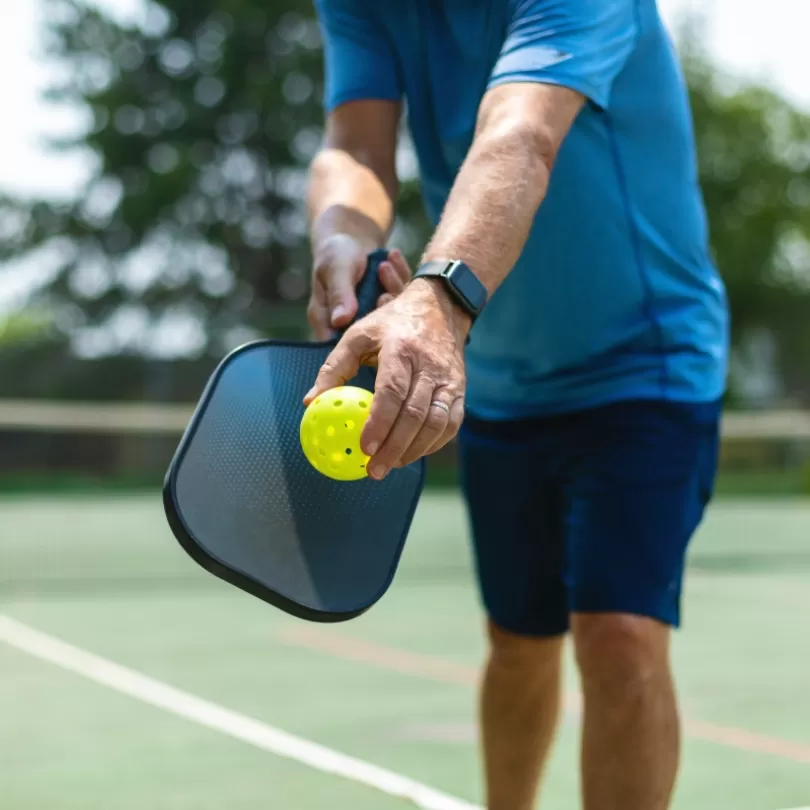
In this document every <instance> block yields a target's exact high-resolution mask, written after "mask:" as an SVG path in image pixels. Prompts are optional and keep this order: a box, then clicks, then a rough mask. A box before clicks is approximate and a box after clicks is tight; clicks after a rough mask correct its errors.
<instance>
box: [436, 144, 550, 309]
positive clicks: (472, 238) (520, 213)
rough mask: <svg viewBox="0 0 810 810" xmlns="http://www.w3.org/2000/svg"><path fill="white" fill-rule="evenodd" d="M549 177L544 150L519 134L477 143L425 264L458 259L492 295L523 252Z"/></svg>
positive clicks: (455, 187) (462, 171) (464, 167)
mask: <svg viewBox="0 0 810 810" xmlns="http://www.w3.org/2000/svg"><path fill="white" fill-rule="evenodd" d="M549 175H550V161H549V160H548V159H547V157H546V156H545V155H544V152H543V150H541V149H531V148H527V144H526V140H525V138H524V137H523V135H522V134H521V133H520V132H519V131H515V132H513V133H509V132H507V133H496V134H493V135H491V136H486V135H485V136H483V137H481V138H478V139H476V141H475V142H474V143H473V146H472V148H471V149H470V152H469V154H468V156H467V159H466V160H465V162H464V165H463V166H462V168H461V171H460V172H459V175H458V177H457V179H456V182H455V184H454V186H453V189H452V191H451V193H450V196H449V198H448V200H447V204H446V206H445V209H444V213H443V214H442V219H441V222H440V223H439V226H438V228H437V230H436V232H435V234H434V236H433V238H432V239H431V241H430V244H429V245H428V247H427V249H426V250H425V255H424V260H425V261H430V260H432V259H460V260H461V261H463V262H465V263H466V264H467V265H468V266H469V267H470V268H472V270H473V271H474V272H475V274H476V275H477V276H478V278H479V279H480V280H481V282H482V283H483V284H484V286H485V287H486V288H487V290H488V291H489V293H490V295H491V294H492V293H493V292H495V290H496V289H497V288H498V286H499V285H500V284H501V282H502V281H503V280H504V279H505V278H506V276H507V275H508V274H509V272H510V270H511V269H512V267H513V266H514V265H515V263H516V262H517V260H518V257H519V256H520V254H521V251H522V250H523V247H524V245H525V243H526V240H527V238H528V235H529V232H530V230H531V227H532V223H533V222H534V218H535V215H536V213H537V209H538V208H539V206H540V204H541V202H542V201H543V198H544V197H545V194H546V191H547V188H548V181H549Z"/></svg>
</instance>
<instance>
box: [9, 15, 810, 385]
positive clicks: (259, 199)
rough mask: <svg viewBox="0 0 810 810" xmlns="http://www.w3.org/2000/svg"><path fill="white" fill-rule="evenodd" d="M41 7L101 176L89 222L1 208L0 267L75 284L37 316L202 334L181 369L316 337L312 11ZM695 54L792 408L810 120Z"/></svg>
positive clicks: (800, 346)
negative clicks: (50, 269) (279, 341)
mask: <svg viewBox="0 0 810 810" xmlns="http://www.w3.org/2000/svg"><path fill="white" fill-rule="evenodd" d="M40 1H41V2H42V3H43V4H44V6H45V9H44V12H45V13H44V14H43V19H46V20H48V23H47V26H48V32H47V47H48V53H49V54H50V57H51V59H52V60H53V61H54V62H56V63H57V64H58V65H59V66H60V76H61V81H60V84H59V85H58V86H57V87H53V88H52V89H51V90H50V93H49V95H50V97H51V98H52V99H55V100H58V101H60V102H64V103H67V104H70V105H74V106H76V105H78V106H79V107H80V108H82V109H84V110H85V111H86V112H87V118H88V127H87V131H86V132H85V133H84V134H82V135H81V136H80V137H78V138H76V139H75V140H74V141H72V142H62V143H59V144H55V146H56V147H57V148H61V149H79V150H83V151H85V152H87V153H89V154H90V155H92V156H93V157H94V166H95V168H94V170H93V172H92V176H91V178H90V179H89V181H88V183H87V186H86V188H84V189H83V190H82V193H81V194H80V195H79V196H78V198H77V199H76V200H75V201H73V202H70V203H66V204H55V203H52V202H48V201H41V200H40V201H25V200H15V199H0V259H2V258H8V257H17V256H24V255H28V254H30V253H31V252H32V251H37V250H38V249H41V248H43V247H47V248H49V249H50V250H51V252H52V254H53V255H55V256H56V257H57V258H58V267H57V270H56V272H55V273H54V274H53V277H52V278H51V280H49V281H48V282H47V283H46V284H44V285H43V286H42V288H41V289H40V290H39V291H38V293H37V296H36V298H35V300H36V301H37V302H38V303H39V304H40V305H42V306H44V307H46V308H47V310H48V311H49V312H53V313H55V315H56V317H55V319H54V323H55V325H56V327H57V328H58V329H60V330H61V331H62V333H63V334H65V335H69V336H71V337H73V338H76V337H77V336H78V337H79V338H81V336H82V335H85V334H86V333H87V332H88V331H89V332H91V333H92V332H93V330H95V334H96V336H97V337H98V340H101V341H102V343H103V341H104V340H109V341H110V342H109V345H108V346H107V347H106V349H104V350H106V351H108V352H111V353H115V352H132V351H142V350H144V345H143V343H141V344H137V343H136V344H133V343H131V342H130V343H127V341H126V340H118V342H115V341H112V339H111V338H105V337H104V336H105V335H109V334H115V333H116V330H118V331H119V332H120V331H121V330H123V332H126V331H127V329H129V331H130V332H133V331H138V332H139V333H140V334H144V333H145V334H148V335H151V336H152V338H151V341H147V345H146V349H147V350H148V349H149V348H150V347H151V348H155V347H156V346H157V347H158V348H160V350H161V351H162V353H163V354H167V353H170V352H169V351H168V350H166V349H165V345H164V344H165V343H166V341H164V340H163V337H162V336H163V335H165V334H175V335H176V334H178V333H184V330H185V334H186V335H187V339H186V342H185V344H183V345H182V346H180V347H179V348H177V353H178V354H180V353H185V354H194V353H198V354H200V353H202V354H208V355H211V356H219V355H221V353H222V352H223V351H224V350H225V349H226V348H228V347H229V346H230V345H232V344H233V343H234V342H236V341H239V340H244V339H245V338H247V337H250V336H251V335H252V334H257V333H264V334H267V333H270V334H277V335H278V334H284V335H299V336H300V335H301V334H302V333H303V325H304V320H303V309H304V299H305V296H306V292H307V283H308V267H309V254H308V246H307V244H306V221H305V212H304V201H303V197H304V187H305V186H304V184H305V169H306V165H307V163H308V161H309V159H310V157H311V156H312V154H313V153H314V151H315V150H316V149H317V147H318V145H319V143H320V139H321V134H322V112H321V108H320V97H321V94H322V86H321V85H322V56H321V43H320V37H319V32H318V27H317V24H316V22H315V20H314V17H313V10H312V4H311V0H274V2H272V3H267V2H265V0H171V1H170V2H169V0H166V2H165V3H164V4H163V5H158V4H156V3H151V4H150V5H149V6H148V11H147V13H146V15H145V18H144V22H143V24H142V25H141V26H139V27H134V26H123V25H120V24H119V23H117V22H115V21H114V20H112V19H111V18H109V17H107V16H105V14H103V13H102V12H100V11H99V10H97V8H96V7H95V6H90V5H86V4H85V3H84V2H82V0H40ZM167 9H170V10H167ZM682 40H683V41H682V48H683V52H684V56H685V64H686V69H687V76H688V82H689V87H690V91H691V99H692V106H693V110H694V116H695V131H696V136H697V141H698V148H699V154H700V180H701V183H702V185H703V189H704V192H705V196H706V202H707V207H708V213H709V219H710V224H711V232H712V246H713V250H714V253H715V256H716V258H717V261H718V264H719V266H720V268H721V270H722V273H723V276H724V278H725V280H726V283H727V286H728V289H729V295H730V299H731V304H732V309H733V339H734V343H735V345H736V346H737V347H739V348H744V347H745V346H746V343H747V341H748V340H749V338H750V337H751V336H752V335H755V334H758V333H761V332H762V331H763V330H764V331H765V332H767V334H768V335H770V336H771V337H772V339H773V342H774V344H775V346H776V353H775V361H776V363H777V365H778V372H779V376H780V378H781V380H782V381H783V383H784V388H785V390H786V391H787V392H789V393H791V394H793V395H794V396H804V397H808V398H810V375H808V373H807V369H808V367H810V316H809V315H808V313H810V116H808V115H807V114H805V113H802V112H800V111H798V110H795V109H793V108H792V107H791V106H790V104H789V103H788V102H786V101H785V100H784V99H783V98H781V97H780V96H779V95H778V94H777V93H774V92H772V91H770V90H769V89H767V88H764V87H758V86H753V85H740V84H737V85H731V83H730V82H729V80H728V77H726V76H723V75H721V74H720V73H718V71H717V70H716V69H715V67H714V66H713V65H712V64H711V63H710V61H709V60H708V59H707V57H706V55H705V53H704V51H703V50H702V49H701V47H700V38H699V36H695V34H694V31H689V30H687V31H686V32H685V35H684V36H683V37H682ZM399 233H400V235H401V236H402V240H403V246H404V247H405V248H406V251H407V252H408V253H409V254H410V256H411V258H416V257H417V256H418V254H419V252H420V250H421V248H422V246H423V244H424V241H425V239H426V238H427V236H428V233H429V231H428V227H427V223H426V220H425V217H424V213H423V211H422V206H421V201H420V199H419V193H418V187H417V185H416V184H415V183H414V182H410V183H407V184H405V186H404V188H403V190H402V194H401V199H400V229H399ZM0 272H2V271H0ZM105 327H107V329H106V331H105ZM135 327H137V329H135ZM189 335H190V337H189ZM169 343H170V341H169ZM102 349H103V347H102ZM94 351H99V346H98V345H96V346H95V348H94Z"/></svg>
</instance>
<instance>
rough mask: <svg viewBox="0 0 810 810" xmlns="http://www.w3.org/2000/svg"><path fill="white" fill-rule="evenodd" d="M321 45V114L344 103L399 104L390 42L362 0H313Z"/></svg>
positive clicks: (396, 70) (399, 84)
mask: <svg viewBox="0 0 810 810" xmlns="http://www.w3.org/2000/svg"><path fill="white" fill-rule="evenodd" d="M315 11H316V14H317V17H318V23H319V25H320V29H321V37H322V39H323V45H324V62H325V65H324V67H325V88H324V106H325V107H326V109H327V111H329V110H332V109H334V108H335V107H338V106H339V105H341V104H345V103H346V102H348V101H361V100H370V99H384V100H386V101H399V100H400V99H401V98H402V83H401V81H400V77H399V70H398V68H397V62H396V57H395V54H394V52H393V50H392V49H391V45H390V39H389V37H388V36H387V34H386V32H385V30H384V28H383V27H382V26H381V25H380V23H379V20H378V19H377V18H376V17H375V14H374V10H373V8H370V4H367V3H366V2H363V0H315Z"/></svg>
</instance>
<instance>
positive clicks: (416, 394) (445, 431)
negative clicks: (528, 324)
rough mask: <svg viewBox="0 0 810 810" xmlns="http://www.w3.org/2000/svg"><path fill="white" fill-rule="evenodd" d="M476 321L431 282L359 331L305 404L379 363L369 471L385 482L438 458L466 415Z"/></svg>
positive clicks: (366, 444) (409, 291) (337, 352)
mask: <svg viewBox="0 0 810 810" xmlns="http://www.w3.org/2000/svg"><path fill="white" fill-rule="evenodd" d="M469 327H470V321H469V318H468V317H467V316H466V315H464V313H462V312H461V310H460V309H458V308H457V307H456V306H455V304H453V303H452V302H451V301H450V300H449V299H448V298H447V296H446V295H445V293H444V291H443V290H442V289H441V288H440V287H438V286H436V285H435V283H434V282H432V281H431V280H428V279H419V280H417V281H415V282H413V283H412V284H410V285H408V287H407V288H406V289H405V290H404V291H403V292H402V293H401V294H400V295H398V296H397V297H396V298H394V299H393V300H390V301H389V302H388V303H387V304H385V305H384V306H382V307H381V308H379V309H377V310H376V311H374V312H372V313H371V314H370V315H368V316H366V317H365V318H363V319H362V320H360V321H358V322H356V323H355V324H354V325H353V326H351V327H350V328H349V329H348V330H347V331H346V333H345V334H344V335H343V337H342V338H341V339H340V341H339V342H338V344H337V346H336V347H335V348H334V349H333V350H332V352H331V353H330V354H329V356H328V357H327V358H326V361H325V362H324V364H323V365H322V367H321V369H320V372H319V374H318V376H317V379H316V381H315V385H314V386H313V388H312V389H311V390H310V391H309V392H308V393H307V395H306V397H305V399H304V402H305V404H309V403H310V402H312V401H313V400H314V399H315V398H316V397H317V396H319V395H320V394H322V393H324V392H325V391H327V390H329V389H331V388H335V387H336V386H340V385H343V384H345V383H346V382H347V381H348V380H350V379H352V378H353V377H354V376H355V374H357V372H358V369H359V368H360V367H361V366H362V365H376V366H377V379H376V384H375V390H374V401H373V404H372V407H371V413H370V416H369V418H368V421H367V423H366V426H365V428H364V430H363V435H362V437H361V447H362V449H363V452H364V453H366V454H367V455H368V456H371V461H370V463H369V465H368V472H369V475H370V476H371V477H372V478H375V479H377V480H382V479H383V478H385V476H386V475H387V474H388V472H389V471H390V470H391V469H392V468H394V467H401V466H405V465H408V464H410V463H412V462H413V461H416V460H417V459H419V458H421V457H422V456H425V455H429V454H430V453H434V452H436V451H437V450H439V449H440V448H441V447H443V446H444V445H445V444H447V442H449V441H450V440H451V439H452V438H453V436H455V434H456V433H457V432H458V429H459V427H460V426H461V422H462V419H463V416H464V388H465V372H464V343H465V340H466V336H467V332H468V330H469Z"/></svg>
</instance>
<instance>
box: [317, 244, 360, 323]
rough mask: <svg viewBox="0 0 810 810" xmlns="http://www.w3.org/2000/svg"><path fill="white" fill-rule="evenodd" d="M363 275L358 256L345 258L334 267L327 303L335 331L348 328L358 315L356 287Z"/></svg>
mask: <svg viewBox="0 0 810 810" xmlns="http://www.w3.org/2000/svg"><path fill="white" fill-rule="evenodd" d="M362 274H363V264H362V263H361V262H360V261H359V260H358V258H357V256H356V255H355V256H344V257H341V259H340V260H339V261H336V262H335V263H334V265H333V270H332V273H331V275H330V278H329V283H328V284H327V286H326V303H327V306H328V308H329V317H330V320H331V325H332V328H333V329H338V328H341V327H343V326H347V325H348V324H349V323H351V321H352V319H353V318H354V316H355V315H356V314H357V296H356V294H355V286H356V285H357V282H358V280H359V279H360V277H361V276H362Z"/></svg>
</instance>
